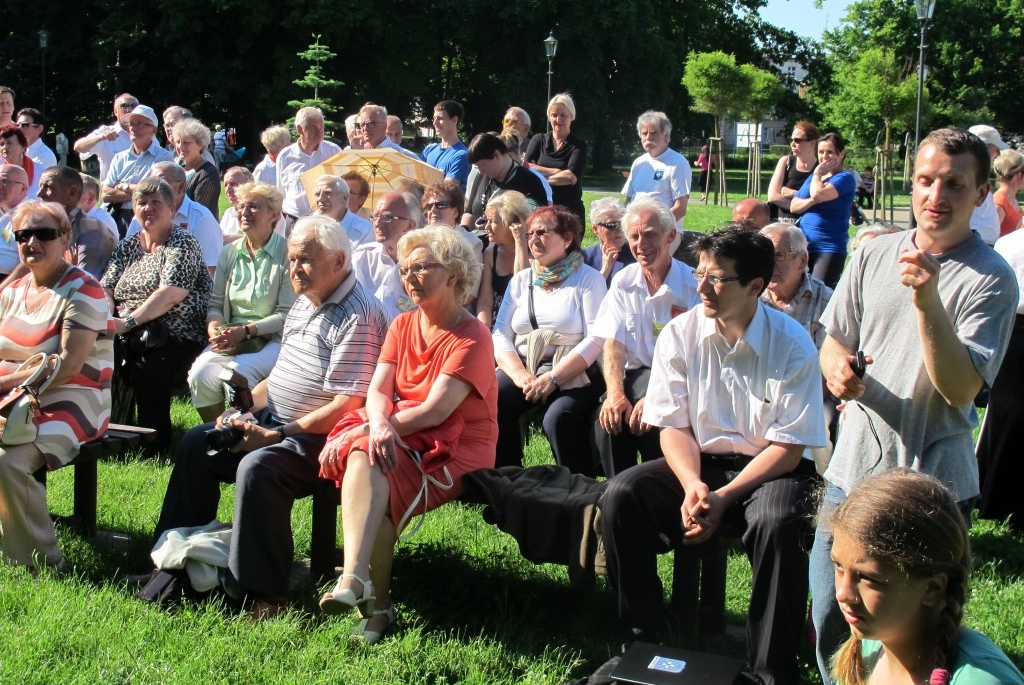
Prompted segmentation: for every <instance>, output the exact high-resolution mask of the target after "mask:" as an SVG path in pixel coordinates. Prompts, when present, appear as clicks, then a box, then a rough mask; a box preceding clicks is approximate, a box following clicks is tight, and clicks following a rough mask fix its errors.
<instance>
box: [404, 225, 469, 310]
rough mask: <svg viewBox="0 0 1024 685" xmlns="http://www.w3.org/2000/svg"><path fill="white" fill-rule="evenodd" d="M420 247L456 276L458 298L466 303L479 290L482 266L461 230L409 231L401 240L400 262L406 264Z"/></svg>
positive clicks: (429, 228)
mask: <svg viewBox="0 0 1024 685" xmlns="http://www.w3.org/2000/svg"><path fill="white" fill-rule="evenodd" d="M417 247H425V248H427V249H428V250H430V252H431V254H433V255H434V257H435V258H436V259H437V261H439V262H440V263H441V264H443V265H444V268H445V269H447V270H448V271H450V272H451V273H452V274H454V275H455V298H456V299H457V300H458V302H459V304H461V303H463V302H465V301H466V300H467V299H468V298H469V296H470V294H471V293H472V292H473V291H475V290H476V284H477V283H478V282H479V281H480V273H481V271H483V265H482V264H480V262H478V261H477V260H476V252H474V250H473V246H472V245H471V244H470V242H469V239H468V238H466V236H465V234H464V232H463V231H462V229H455V230H452V228H451V227H450V226H445V225H444V224H430V225H429V226H426V227H424V228H417V229H415V230H412V231H409V232H408V233H406V234H405V235H403V236H402V237H401V238H400V239H399V240H398V261H399V262H403V261H405V259H406V258H408V256H409V255H410V254H411V253H412V251H413V250H415V249H416V248H417Z"/></svg>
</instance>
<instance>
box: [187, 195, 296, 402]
mask: <svg viewBox="0 0 1024 685" xmlns="http://www.w3.org/2000/svg"><path fill="white" fill-rule="evenodd" d="M236 197H237V198H238V205H237V207H236V210H237V212H238V223H239V226H240V227H241V229H242V233H243V235H244V238H243V239H242V240H239V241H236V242H234V243H229V244H228V245H225V246H224V249H223V250H221V253H220V259H219V260H218V262H217V272H216V275H215V279H214V284H213V295H212V296H211V298H210V307H209V309H208V310H207V314H206V332H207V335H208V336H209V339H210V344H209V345H208V346H207V347H206V349H205V350H203V352H202V354H200V355H199V357H198V358H197V359H196V361H195V363H194V364H193V365H192V369H191V370H190V371H189V374H188V385H189V389H190V390H191V391H192V404H193V405H195V408H196V410H197V411H198V412H199V416H200V417H201V418H202V419H203V421H204V422H208V421H214V420H216V419H217V417H218V416H219V415H220V414H221V413H222V412H223V411H224V382H223V381H222V380H220V376H221V373H222V370H223V369H224V368H225V367H227V366H228V365H229V364H232V363H233V365H234V368H235V370H236V371H237V372H238V373H239V374H241V375H242V376H244V377H245V379H246V380H247V381H248V382H249V387H250V388H252V387H253V386H255V385H256V384H257V383H259V382H260V381H261V380H263V379H264V378H266V377H267V375H268V374H269V373H270V370H271V369H272V368H273V366H274V363H275V362H276V361H277V355H278V352H280V350H281V331H282V330H283V329H284V319H285V316H287V314H288V310H289V309H291V306H292V303H293V302H294V301H295V292H294V291H293V290H292V286H291V282H290V281H289V278H288V244H287V243H286V242H285V240H284V238H282V237H281V236H280V235H278V234H277V233H275V232H274V226H275V224H276V223H277V220H278V219H279V218H280V217H281V202H282V200H283V196H282V195H281V192H280V191H279V190H278V189H277V188H275V187H274V186H272V185H268V184H266V183H246V184H245V185H243V186H241V187H239V188H238V190H237V191H236Z"/></svg>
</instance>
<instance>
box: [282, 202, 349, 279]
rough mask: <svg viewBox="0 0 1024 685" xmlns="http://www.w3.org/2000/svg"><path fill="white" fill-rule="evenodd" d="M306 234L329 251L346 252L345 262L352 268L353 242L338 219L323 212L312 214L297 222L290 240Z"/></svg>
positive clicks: (289, 237)
mask: <svg viewBox="0 0 1024 685" xmlns="http://www.w3.org/2000/svg"><path fill="white" fill-rule="evenodd" d="M297 236H298V237H299V238H301V237H302V236H306V237H309V238H312V239H313V240H315V241H316V242H317V243H319V245H320V246H321V247H322V248H324V250H326V251H327V252H331V253H338V252H342V253H344V254H345V263H346V264H347V265H348V266H349V268H351V265H352V242H351V241H350V240H349V239H348V233H346V232H345V229H344V228H342V227H341V224H339V223H338V222H337V221H335V220H334V219H332V218H331V217H329V216H324V215H323V214H310V215H309V216H304V217H302V218H301V219H299V220H298V221H296V222H295V226H294V227H292V232H291V235H290V236H288V240H289V241H292V240H295V239H296V237H297Z"/></svg>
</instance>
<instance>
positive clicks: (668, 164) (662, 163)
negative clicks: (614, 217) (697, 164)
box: [622, 148, 693, 231]
mask: <svg viewBox="0 0 1024 685" xmlns="http://www.w3.org/2000/svg"><path fill="white" fill-rule="evenodd" d="M692 182H693V172H692V171H691V170H690V163H689V162H687V161H686V157H683V156H682V155H681V154H679V153H678V152H676V151H675V150H673V149H672V148H667V149H666V150H665V151H664V152H662V153H661V154H660V155H658V156H657V157H651V156H650V155H649V154H644V155H642V156H640V157H637V158H636V160H634V162H633V166H632V167H631V168H630V170H629V178H627V179H626V185H624V186H623V187H622V194H623V195H625V196H626V197H627V198H629V199H630V201H632V200H635V199H637V198H640V197H650V198H654V199H655V200H660V201H661V202H664V203H665V204H666V205H668V206H669V207H671V206H672V204H673V203H674V202H675V201H676V200H677V199H678V198H681V197H686V196H688V195H689V194H690V184H691V183H692ZM676 228H677V229H678V230H680V231H681V230H683V220H682V219H680V220H679V221H677V222H676Z"/></svg>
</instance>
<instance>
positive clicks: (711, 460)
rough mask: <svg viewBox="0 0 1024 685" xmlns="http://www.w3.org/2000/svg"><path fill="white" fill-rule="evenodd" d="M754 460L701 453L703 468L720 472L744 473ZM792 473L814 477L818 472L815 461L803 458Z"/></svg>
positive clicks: (739, 455)
mask: <svg viewBox="0 0 1024 685" xmlns="http://www.w3.org/2000/svg"><path fill="white" fill-rule="evenodd" d="M753 459H754V458H753V457H749V456H747V455H745V454H737V453H735V452H731V453H726V454H709V453H707V452H701V453H700V465H701V468H703V467H705V466H710V467H711V468H715V469H718V470H720V471H742V470H743V469H744V468H746V466H747V464H749V463H750V462H751V461H752V460H753ZM791 473H799V474H803V475H813V474H815V473H817V471H816V469H815V467H814V461H813V460H811V459H802V458H801V459H800V463H799V464H797V465H796V466H795V467H794V468H793V470H792V471H791Z"/></svg>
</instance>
